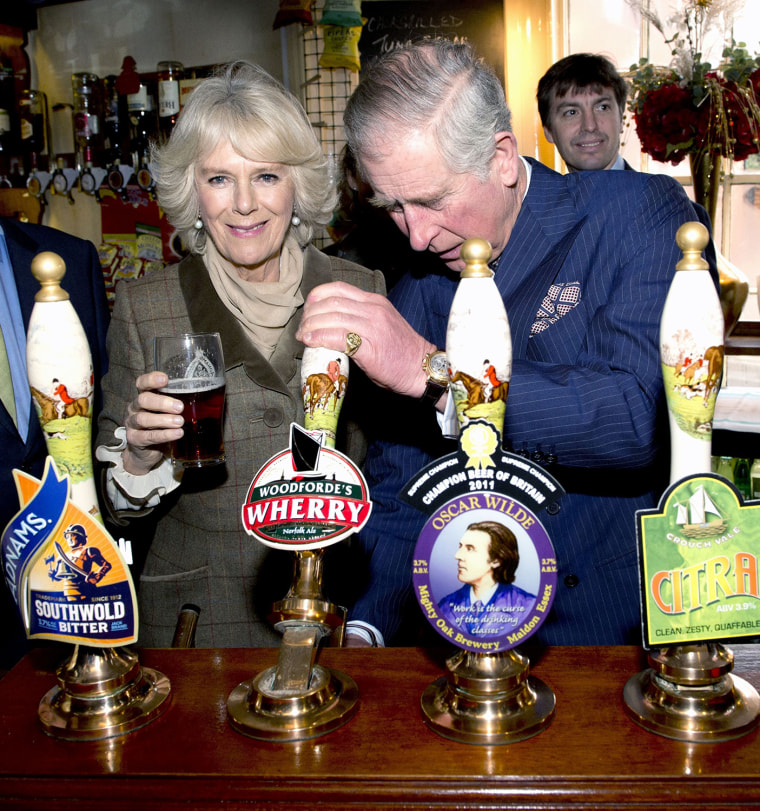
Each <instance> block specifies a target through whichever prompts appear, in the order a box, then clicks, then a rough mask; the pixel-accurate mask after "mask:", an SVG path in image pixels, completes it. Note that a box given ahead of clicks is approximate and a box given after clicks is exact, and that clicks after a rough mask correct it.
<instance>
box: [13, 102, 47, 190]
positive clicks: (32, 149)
mask: <svg viewBox="0 0 760 811" xmlns="http://www.w3.org/2000/svg"><path fill="white" fill-rule="evenodd" d="M18 107H19V132H20V135H21V151H22V153H23V155H24V170H25V172H26V174H27V175H31V174H32V172H34V171H36V170H38V169H39V170H42V171H47V169H48V166H49V151H48V149H49V144H48V141H49V139H48V126H49V124H48V113H47V97H46V96H45V94H44V93H43V92H42V91H41V90H24V91H23V92H22V93H21V98H20V99H19V102H18Z"/></svg>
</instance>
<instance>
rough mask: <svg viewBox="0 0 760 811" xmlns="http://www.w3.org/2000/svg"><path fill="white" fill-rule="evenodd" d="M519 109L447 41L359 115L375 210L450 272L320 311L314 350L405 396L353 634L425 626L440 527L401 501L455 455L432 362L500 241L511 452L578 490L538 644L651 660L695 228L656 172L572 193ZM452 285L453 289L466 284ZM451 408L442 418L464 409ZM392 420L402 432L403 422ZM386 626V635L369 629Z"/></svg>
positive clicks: (366, 100)
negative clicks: (345, 356) (645, 606)
mask: <svg viewBox="0 0 760 811" xmlns="http://www.w3.org/2000/svg"><path fill="white" fill-rule="evenodd" d="M509 119H510V114H509V110H508V108H507V106H506V101H505V99H504V94H503V90H502V88H501V85H500V84H499V82H498V80H497V79H496V77H495V76H494V75H493V73H492V72H491V71H490V70H488V69H487V68H486V67H485V66H484V65H482V63H480V62H479V61H478V60H477V59H476V58H475V56H474V54H473V53H472V52H471V50H470V49H469V47H468V46H467V45H463V44H456V43H452V42H447V41H442V40H436V41H428V42H426V43H422V44H418V45H412V46H408V47H406V48H403V49H401V50H399V51H395V52H394V53H392V54H390V55H388V56H387V57H386V58H385V59H384V60H382V61H381V62H379V63H378V64H377V65H376V67H375V68H374V69H373V70H370V72H369V73H368V75H367V76H365V77H364V78H363V80H362V82H361V83H360V85H359V88H358V89H357V91H356V92H355V94H354V96H353V97H352V99H351V101H350V102H349V105H348V108H347V111H346V117H345V120H346V129H347V137H348V142H349V144H350V147H351V148H352V149H353V150H354V151H355V153H356V154H357V156H358V158H359V161H360V165H361V168H362V174H363V176H364V177H366V178H367V179H368V181H369V182H370V183H371V185H372V187H373V189H374V192H375V201H376V202H377V203H378V204H380V205H383V206H386V207H387V208H388V210H389V211H390V213H391V216H392V217H393V219H394V220H395V221H396V223H397V225H398V226H399V227H400V228H401V230H402V231H403V232H404V233H405V234H406V235H407V236H408V238H409V240H410V242H411V245H412V247H413V248H415V249H417V250H428V251H431V252H432V253H434V254H436V255H437V256H439V257H440V258H441V259H442V260H443V262H444V263H445V264H446V265H447V266H448V271H449V272H446V271H444V272H442V273H440V274H438V275H433V274H429V275H427V276H425V277H424V278H414V277H413V276H412V275H408V276H407V277H405V278H404V279H402V280H401V282H399V284H398V285H397V286H396V288H395V289H394V291H393V293H392V296H391V301H390V303H389V302H387V301H384V300H381V299H380V297H377V296H372V295H368V294H365V293H358V292H356V291H353V290H350V289H349V288H347V287H345V286H341V285H337V286H336V285H328V286H326V287H323V288H319V289H317V290H315V291H313V292H312V295H311V296H310V299H309V301H308V302H307V308H306V313H305V317H304V320H303V322H302V324H301V328H300V333H299V334H300V335H301V337H302V339H303V340H304V341H305V342H306V343H307V344H320V345H326V346H334V347H335V348H338V347H339V346H343V345H344V344H345V339H346V332H347V331H352V332H355V333H358V334H359V335H360V336H362V338H363V342H362V344H361V346H360V348H359V350H358V351H357V353H356V355H355V361H356V362H357V363H358V364H359V365H360V366H362V367H363V368H364V370H365V371H366V372H367V374H368V376H369V377H370V378H372V379H373V380H375V382H377V383H378V384H380V385H381V386H383V387H386V388H388V389H391V390H392V391H393V392H394V394H393V395H389V397H388V398H387V399H386V400H385V401H384V402H383V404H382V405H383V409H385V412H384V413H383V414H380V415H379V416H378V418H377V419H376V429H377V437H376V440H375V442H374V445H373V446H372V448H371V449H370V455H369V457H368V460H367V468H366V472H367V475H368V479H369V482H370V486H371V488H372V493H373V498H374V500H375V509H374V512H373V515H372V518H371V520H370V523H369V524H368V526H367V527H366V528H365V531H364V532H363V533H362V545H363V547H364V549H365V551H366V553H367V556H368V558H369V561H370V563H369V565H370V582H369V586H368V588H367V590H366V592H365V593H364V594H363V596H362V597H361V598H360V599H359V601H358V602H357V604H356V606H355V607H354V611H353V613H352V617H353V619H354V620H358V621H362V622H364V623H366V625H363V626H362V625H361V624H360V625H359V626H354V627H355V628H356V633H360V634H364V636H365V639H369V638H370V633H369V632H371V634H372V635H373V636H374V637H375V638H378V635H377V633H376V632H377V631H378V630H379V631H380V632H381V635H382V637H384V638H385V641H386V642H387V643H389V644H403V643H407V642H413V641H415V640H416V639H418V637H417V636H416V627H417V620H418V618H419V617H420V616H421V612H420V611H419V609H418V607H417V606H416V605H414V597H413V593H412V589H411V561H412V555H413V550H414V545H415V542H416V539H417V535H418V533H419V531H420V529H421V527H422V525H423V523H424V521H425V518H426V517H425V516H424V515H422V514H421V513H417V512H416V511H415V510H413V509H412V508H410V507H408V506H406V505H404V504H402V503H400V502H399V500H398V498H397V494H398V492H399V491H400V489H401V488H402V487H403V485H404V484H405V483H406V482H407V481H408V480H409V479H410V478H411V476H412V475H414V474H415V473H416V471H417V470H419V468H420V467H422V466H423V465H424V464H426V463H427V462H429V461H430V459H431V458H434V457H436V456H438V455H440V454H442V453H445V452H448V451H450V450H452V449H453V445H452V444H451V443H450V442H447V440H444V439H443V438H442V437H441V432H440V430H439V428H438V426H437V425H436V421H435V419H434V410H433V408H431V407H430V406H429V405H425V404H422V403H420V402H418V401H420V398H422V399H425V397H424V393H425V391H426V388H427V389H428V392H429V386H427V383H428V381H426V375H425V372H424V371H423V368H422V360H423V358H424V357H425V356H426V355H427V354H428V353H431V352H433V351H435V350H436V349H437V348H439V347H443V346H444V345H445V340H446V325H447V319H448V313H449V309H450V306H451V302H452V299H453V296H454V293H455V290H456V287H457V283H458V277H457V273H456V272H457V271H459V270H461V269H462V267H463V262H462V260H461V259H460V256H459V250H460V247H461V245H462V243H463V242H464V240H465V239H467V238H470V237H482V238H485V239H487V240H488V241H489V242H490V243H491V245H492V247H493V254H494V257H496V259H495V262H494V263H493V267H494V268H495V281H496V284H497V286H498V289H499V291H500V293H501V295H502V298H503V300H504V302H505V305H506V308H507V312H508V315H509V319H510V326H511V330H512V341H513V353H514V354H513V358H514V360H513V372H512V381H511V385H510V391H509V400H508V402H507V413H506V418H505V425H504V433H505V439H506V440H507V441H508V442H510V443H511V444H512V446H513V447H514V448H515V449H516V450H523V449H524V450H525V451H526V452H528V453H530V454H533V455H534V458H536V457H542V456H543V457H544V458H545V459H546V458H547V455H548V460H549V461H550V462H551V470H552V472H553V473H554V474H555V475H556V476H557V478H558V479H559V481H560V482H561V483H562V485H563V487H564V488H565V490H566V495H565V496H564V497H563V499H562V504H561V509H560V511H559V512H558V513H556V514H553V515H548V514H544V515H542V520H543V521H544V524H545V526H546V529H547V531H548V532H549V534H550V536H551V537H552V539H553V542H554V545H555V548H556V552H557V558H558V565H559V580H558V583H559V592H558V594H557V596H556V599H555V601H554V606H553V609H552V612H551V615H550V617H549V618H548V620H547V621H546V623H545V624H544V625H543V626H542V628H541V629H540V631H539V633H538V636H539V637H540V638H541V639H542V640H543V641H544V642H546V643H548V644H622V643H635V642H640V639H641V636H640V630H639V629H640V617H639V597H638V585H637V562H636V541H635V512H636V510H639V509H642V508H648V507H651V506H653V505H654V504H655V503H656V501H657V499H658V497H659V495H660V494H661V493H662V491H663V489H664V487H665V485H666V483H667V468H668V465H667V460H668V433H667V419H666V414H667V411H666V406H665V400H664V394H663V388H662V380H661V373H660V362H659V351H658V331H659V320H660V314H661V312H662V307H663V303H664V301H665V297H666V294H667V291H668V287H669V285H670V281H671V279H672V276H673V272H674V267H675V264H676V262H677V261H678V258H679V255H680V254H679V251H678V248H677V246H676V244H675V234H676V231H677V229H678V227H679V226H680V225H681V224H683V223H684V222H687V221H690V220H692V219H693V218H694V215H693V209H692V208H691V205H690V203H689V200H688V198H687V197H686V195H685V193H684V192H683V189H681V187H680V186H679V185H678V184H677V183H676V182H675V181H673V180H672V179H670V178H667V177H662V176H653V175H644V174H639V173H636V172H581V173H575V174H572V175H568V176H562V175H559V174H557V173H556V172H553V171H552V170H550V169H547V168H546V167H544V166H542V165H541V164H539V163H537V162H536V161H533V160H531V159H526V158H522V157H521V156H520V155H519V154H518V151H517V144H516V141H515V137H514V135H513V133H512V131H511V126H510V120H509ZM450 271H453V273H452V272H450ZM446 400H447V396H446V395H445V394H444V395H443V396H441V397H440V399H439V400H438V401H437V403H436V408H437V409H438V410H439V411H442V410H443V409H444V406H445V403H446ZM388 410H391V411H392V413H393V419H392V420H391V419H389V417H388ZM368 626H373V627H368Z"/></svg>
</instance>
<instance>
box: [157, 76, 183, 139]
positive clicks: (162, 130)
mask: <svg viewBox="0 0 760 811" xmlns="http://www.w3.org/2000/svg"><path fill="white" fill-rule="evenodd" d="M157 70H158V129H159V137H160V139H161V140H162V141H167V140H168V139H169V136H170V135H171V133H172V130H173V129H174V125H175V124H176V123H177V117H178V116H179V110H180V103H179V82H180V79H181V78H182V76H183V74H184V71H185V68H184V65H183V64H182V63H181V62H159V63H158V67H157Z"/></svg>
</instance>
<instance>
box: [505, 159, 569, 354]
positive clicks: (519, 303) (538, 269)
mask: <svg viewBox="0 0 760 811" xmlns="http://www.w3.org/2000/svg"><path fill="white" fill-rule="evenodd" d="M530 163H531V165H532V167H533V169H532V174H531V181H530V187H529V189H528V194H527V196H526V198H525V200H524V201H523V205H522V207H521V209H520V214H519V215H518V217H517V220H516V222H515V225H514V228H513V229H512V234H511V235H510V238H509V242H508V243H507V246H506V248H505V249H504V251H503V252H502V255H501V258H500V260H499V265H498V268H497V272H496V284H497V286H498V288H499V291H500V292H501V294H502V297H503V299H504V301H505V302H506V303H507V315H508V317H509V326H510V330H511V332H512V351H513V353H514V356H515V357H525V355H526V351H527V345H528V339H529V338H530V329H531V326H532V324H533V322H534V321H535V318H536V313H537V312H538V308H539V306H540V305H541V302H542V301H543V299H544V297H545V296H546V293H547V291H548V290H549V287H550V286H551V285H552V284H553V283H554V281H555V280H556V278H557V275H558V274H559V272H560V270H561V269H562V266H563V264H564V262H565V259H566V257H567V254H568V252H569V251H570V249H571V248H572V246H573V243H574V242H575V239H576V237H577V236H578V233H579V232H580V230H581V228H582V226H583V222H584V220H583V219H581V220H579V219H578V214H577V210H576V207H575V202H574V200H573V198H572V196H571V195H570V194H569V193H568V191H567V185H566V182H565V181H564V179H563V178H562V176H560V175H558V174H556V173H555V172H552V171H550V170H548V169H546V168H545V167H543V166H542V165H541V164H539V163H537V162H534V161H530ZM526 257H530V263H526ZM581 292H582V291H581Z"/></svg>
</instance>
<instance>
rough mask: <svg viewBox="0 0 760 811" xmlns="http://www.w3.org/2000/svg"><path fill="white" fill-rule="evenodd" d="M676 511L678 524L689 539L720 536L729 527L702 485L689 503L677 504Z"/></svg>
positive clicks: (690, 498)
mask: <svg viewBox="0 0 760 811" xmlns="http://www.w3.org/2000/svg"><path fill="white" fill-rule="evenodd" d="M676 509H677V513H676V523H677V524H678V525H679V526H680V527H681V532H682V533H683V534H684V535H685V536H686V537H687V538H709V537H711V536H713V535H720V534H721V533H722V532H725V530H726V527H727V526H728V524H727V523H726V521H725V520H724V518H723V516H722V515H721V514H720V510H719V509H718V508H717V507H716V506H715V503H714V502H713V500H712V499H711V498H710V496H709V495H708V494H707V492H706V490H705V488H704V485H701V484H700V485H699V487H697V489H696V490H695V491H694V494H693V495H691V496H690V497H689V500H688V501H687V502H685V503H683V502H680V501H678V502H676Z"/></svg>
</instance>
